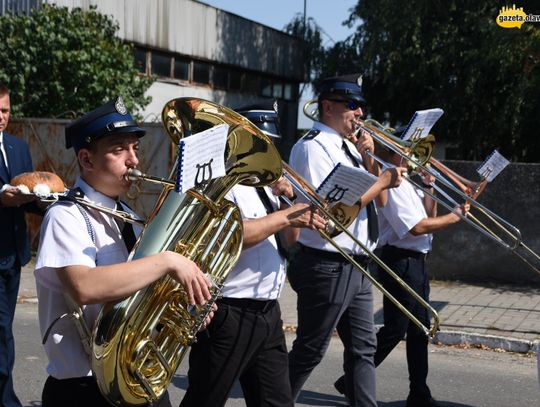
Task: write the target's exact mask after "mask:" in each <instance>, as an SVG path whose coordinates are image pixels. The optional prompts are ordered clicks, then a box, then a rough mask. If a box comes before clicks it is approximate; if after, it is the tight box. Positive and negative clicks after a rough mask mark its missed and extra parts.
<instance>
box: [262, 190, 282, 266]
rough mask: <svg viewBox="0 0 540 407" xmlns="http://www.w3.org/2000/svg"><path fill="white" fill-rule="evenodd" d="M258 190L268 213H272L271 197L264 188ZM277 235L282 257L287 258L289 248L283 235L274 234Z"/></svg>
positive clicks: (278, 247)
mask: <svg viewBox="0 0 540 407" xmlns="http://www.w3.org/2000/svg"><path fill="white" fill-rule="evenodd" d="M255 190H256V191H257V194H258V195H259V198H261V201H262V203H263V205H264V207H265V208H266V213H272V212H274V207H273V206H272V203H271V202H270V198H268V195H266V192H265V190H264V188H255ZM274 236H275V237H276V243H277V249H278V252H279V254H280V255H281V257H283V258H284V259H287V256H288V253H287V249H286V248H285V245H284V244H283V240H282V239H281V235H280V233H279V232H277V233H276V234H274Z"/></svg>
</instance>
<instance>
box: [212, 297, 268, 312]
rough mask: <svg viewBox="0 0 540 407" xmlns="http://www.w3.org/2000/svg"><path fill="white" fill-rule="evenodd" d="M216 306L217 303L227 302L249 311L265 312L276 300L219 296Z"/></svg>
mask: <svg viewBox="0 0 540 407" xmlns="http://www.w3.org/2000/svg"><path fill="white" fill-rule="evenodd" d="M217 303H218V306H219V304H227V305H230V306H233V307H237V308H242V309H246V310H249V311H259V312H266V311H268V310H270V309H272V307H273V306H274V305H276V303H277V300H253V299H250V298H230V297H229V298H226V297H223V298H220V299H219V300H217Z"/></svg>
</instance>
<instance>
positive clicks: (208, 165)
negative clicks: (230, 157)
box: [176, 124, 229, 192]
mask: <svg viewBox="0 0 540 407" xmlns="http://www.w3.org/2000/svg"><path fill="white" fill-rule="evenodd" d="M228 130H229V125H227V124H220V125H218V126H214V127H212V128H210V129H208V130H205V131H202V132H200V133H197V134H194V135H192V136H190V137H186V138H185V139H182V140H180V143H179V149H180V152H179V160H178V173H177V180H176V190H177V192H186V191H187V190H188V189H190V188H193V187H195V186H201V185H204V184H205V183H208V181H210V180H212V179H215V178H218V177H222V176H224V175H225V147H226V145H227V134H228Z"/></svg>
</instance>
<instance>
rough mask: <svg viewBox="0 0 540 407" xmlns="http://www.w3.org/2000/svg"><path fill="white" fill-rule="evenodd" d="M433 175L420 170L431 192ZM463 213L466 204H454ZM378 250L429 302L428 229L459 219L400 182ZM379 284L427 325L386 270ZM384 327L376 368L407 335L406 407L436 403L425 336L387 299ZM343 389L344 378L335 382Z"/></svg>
mask: <svg viewBox="0 0 540 407" xmlns="http://www.w3.org/2000/svg"><path fill="white" fill-rule="evenodd" d="M377 154H378V155H379V156H380V157H381V158H382V159H383V160H384V161H386V162H387V163H389V164H390V165H391V166H402V165H404V164H405V163H404V162H403V160H404V158H403V157H402V156H401V155H400V154H398V153H396V152H394V151H392V150H391V149H388V148H385V147H381V148H380V152H379V149H377ZM434 182H435V177H433V176H432V175H430V174H427V173H425V174H422V183H423V186H424V188H426V189H427V190H428V191H429V192H430V193H435V190H434V188H433V185H434ZM456 210H459V211H460V212H461V214H462V215H466V214H467V212H468V210H469V205H468V204H465V205H462V206H460V207H459V208H457V209H456ZM380 212H381V214H382V216H380V217H379V220H380V222H379V225H380V231H381V234H380V237H379V249H378V251H380V256H379V257H380V258H381V260H382V261H383V262H384V263H385V264H386V265H387V266H388V267H390V269H392V271H394V272H395V273H396V274H397V275H398V277H400V278H401V279H402V280H403V281H404V282H405V283H406V284H407V285H408V286H409V287H411V288H412V289H413V290H414V291H415V292H416V293H418V294H419V295H420V296H421V297H422V298H423V299H424V300H425V301H426V302H429V278H428V274H427V270H426V266H425V261H426V257H427V255H428V253H429V252H430V251H431V247H432V240H433V235H432V233H433V232H436V231H438V230H442V229H445V228H446V227H448V226H450V225H452V224H454V223H456V222H458V221H459V220H460V219H461V218H460V217H459V216H458V215H457V214H456V213H453V212H450V213H448V214H445V215H439V216H437V202H436V201H435V200H434V199H433V198H432V197H431V196H430V195H429V194H427V193H424V192H423V191H422V190H421V189H419V188H416V187H415V186H413V185H412V184H411V183H409V182H402V183H401V185H400V186H399V187H397V188H394V189H391V190H389V191H388V202H387V203H386V205H385V206H384V207H383V208H381V210H380ZM378 276H379V281H380V282H381V284H382V285H383V287H384V288H385V289H386V290H387V291H388V292H389V293H390V294H391V295H393V296H394V297H395V298H396V299H397V300H398V301H399V302H400V303H401V304H403V306H404V307H405V308H407V309H408V310H409V311H410V312H411V313H412V314H413V315H414V316H415V317H416V318H417V319H418V320H419V321H420V322H421V323H422V324H423V325H424V326H425V327H426V328H429V326H430V319H429V312H428V310H427V309H426V308H424V307H422V306H421V305H420V304H419V303H418V302H417V301H416V300H415V299H414V298H413V297H412V296H411V295H410V294H408V293H407V292H405V290H404V289H403V288H402V287H401V286H400V285H399V283H398V282H397V281H396V280H394V279H393V278H392V277H391V276H390V275H389V274H388V273H386V272H385V271H384V270H382V269H381V268H380V267H379V269H378ZM383 313H384V326H383V327H382V328H381V329H380V330H379V331H378V332H377V351H376V352H375V366H378V365H379V364H381V363H382V361H383V360H384V359H385V358H386V357H387V356H388V354H389V353H390V352H391V351H392V349H394V348H395V347H396V345H397V344H398V343H399V342H400V341H401V340H402V339H403V338H404V337H405V335H406V336H407V341H406V353H407V365H408V368H409V381H410V384H409V396H408V397H407V406H408V407H424V406H426V407H434V406H437V405H439V404H438V403H437V402H436V401H435V400H434V399H433V397H432V396H431V391H430V389H429V387H428V385H427V382H426V380H427V375H428V338H427V336H426V334H425V333H424V332H423V331H422V330H421V329H420V328H419V327H418V326H416V325H415V324H414V323H412V322H411V321H410V320H409V318H408V317H407V316H405V314H403V313H402V312H401V311H400V310H399V309H398V308H397V307H396V306H395V305H394V304H393V303H392V302H391V301H390V300H388V299H387V298H386V297H384V300H383ZM335 386H336V388H337V389H338V390H340V391H341V392H343V391H345V389H344V386H343V377H342V378H340V379H338V381H336V384H335ZM345 394H347V393H345Z"/></svg>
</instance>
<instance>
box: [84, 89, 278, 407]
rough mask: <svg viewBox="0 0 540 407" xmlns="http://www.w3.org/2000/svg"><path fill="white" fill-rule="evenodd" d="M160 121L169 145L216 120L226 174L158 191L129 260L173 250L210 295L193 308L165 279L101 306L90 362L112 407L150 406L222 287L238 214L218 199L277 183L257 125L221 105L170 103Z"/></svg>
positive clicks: (273, 154)
mask: <svg viewBox="0 0 540 407" xmlns="http://www.w3.org/2000/svg"><path fill="white" fill-rule="evenodd" d="M162 119H163V124H164V126H165V128H166V131H167V133H168V135H169V137H170V138H171V140H172V141H173V142H175V143H178V141H179V140H180V139H181V138H183V137H188V136H189V135H191V134H193V133H197V132H200V131H204V130H206V129H209V128H211V127H214V126H216V125H219V124H228V125H229V130H228V136H227V146H226V151H225V167H226V175H225V176H223V177H220V178H217V179H214V180H211V181H209V182H208V183H207V184H205V185H204V187H200V188H194V189H191V190H189V191H187V192H186V193H176V192H175V191H174V183H172V182H170V181H168V182H163V183H162V185H163V191H162V193H161V195H160V196H159V198H158V201H157V203H156V205H155V207H154V209H153V211H152V213H151V214H150V216H149V218H148V220H147V222H146V224H145V226H144V228H143V231H142V233H141V235H140V236H139V238H138V240H137V243H136V245H135V247H134V249H133V251H132V252H131V254H130V260H131V259H137V258H141V257H145V256H148V255H151V254H154V253H157V252H161V251H165V250H172V251H175V252H177V253H180V254H182V255H184V256H186V257H188V258H189V259H191V260H193V261H194V262H195V263H196V264H197V265H198V266H199V267H200V269H201V270H203V271H204V272H205V273H207V274H208V276H209V277H210V279H211V280H212V282H213V286H212V288H211V289H210V291H211V294H212V299H211V300H210V301H209V302H208V303H207V304H205V305H204V306H192V305H190V304H189V302H188V297H187V294H186V292H185V291H184V289H183V288H182V286H181V285H180V284H178V283H177V282H176V281H174V280H173V279H171V278H170V277H168V276H165V277H163V278H161V279H160V280H158V281H156V282H154V283H152V284H151V285H149V286H148V287H146V288H144V289H142V290H139V291H138V292H136V293H135V294H133V295H132V296H130V297H128V298H126V299H124V300H122V301H120V302H115V303H107V304H105V305H104V307H103V308H102V310H101V312H100V315H99V316H98V319H97V321H96V324H95V326H94V330H93V333H92V344H91V345H92V351H91V363H92V370H93V372H94V375H95V377H96V380H97V383H98V386H99V388H100V390H101V392H102V394H103V395H104V397H105V398H106V399H107V400H108V401H109V402H111V403H112V404H113V405H117V406H139V405H143V404H147V403H150V404H151V403H154V402H156V401H157V400H159V399H160V398H161V396H162V395H163V394H164V392H165V390H166V388H167V386H168V385H169V384H170V382H171V380H172V377H173V375H174V373H175V372H176V370H177V368H178V366H179V365H180V363H181V361H182V359H183V357H184V355H185V353H186V351H187V350H188V349H189V346H190V345H191V344H192V343H193V342H194V341H195V335H196V334H197V332H198V331H199V330H200V329H201V327H202V324H203V322H204V320H205V318H206V317H207V315H208V313H209V312H210V310H211V308H212V305H213V304H214V302H215V301H216V299H217V298H218V296H219V295H220V292H221V287H222V286H223V284H224V280H225V278H226V276H227V274H228V273H229V271H230V270H231V269H232V267H233V265H234V264H235V263H236V261H237V259H238V256H239V255H240V251H241V248H242V219H241V216H240V213H239V210H238V208H237V207H236V205H234V204H233V203H232V202H230V201H228V200H226V199H225V198H224V196H225V195H226V193H227V192H228V191H229V190H230V189H231V188H232V187H233V186H234V185H236V184H243V185H250V186H262V185H267V184H270V183H272V182H274V181H275V180H277V179H278V178H279V177H280V175H281V172H282V166H281V158H280V156H279V153H278V152H277V150H276V148H275V147H274V145H273V143H272V142H271V141H270V140H269V139H268V137H267V136H265V135H264V134H263V133H262V132H261V131H260V130H259V129H258V128H257V127H256V126H255V125H253V124H252V123H251V122H249V121H248V120H247V119H245V118H244V117H243V116H241V115H239V114H238V113H236V112H234V111H232V110H230V109H227V108H225V107H223V106H220V105H217V104H214V103H212V102H209V101H206V100H202V99H197V98H179V99H174V100H171V101H169V102H168V103H167V104H166V105H165V107H164V108H163V112H162Z"/></svg>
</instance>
